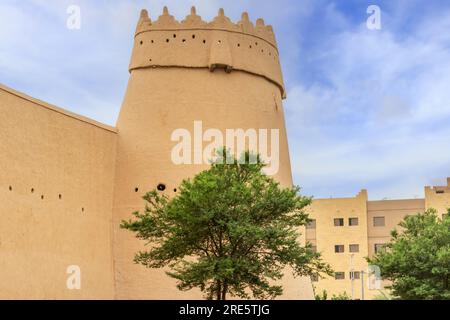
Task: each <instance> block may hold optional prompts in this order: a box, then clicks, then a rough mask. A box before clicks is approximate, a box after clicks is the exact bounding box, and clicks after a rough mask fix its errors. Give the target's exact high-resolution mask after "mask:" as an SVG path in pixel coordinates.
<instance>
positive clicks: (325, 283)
mask: <svg viewBox="0 0 450 320" xmlns="http://www.w3.org/2000/svg"><path fill="white" fill-rule="evenodd" d="M430 208H433V209H436V210H437V212H438V215H439V216H442V215H444V214H447V209H448V208H450V178H448V179H447V186H435V187H425V198H423V199H407V200H381V201H369V200H368V194H367V191H366V190H362V191H361V192H360V193H359V194H358V195H357V196H355V197H353V198H336V199H333V198H331V199H317V200H314V201H313V203H312V205H311V207H310V208H309V209H308V213H309V214H310V218H311V219H313V221H312V223H310V224H309V225H308V226H307V228H306V233H305V234H306V241H308V242H310V243H311V244H312V245H313V246H314V248H316V250H317V251H319V252H321V253H322V255H323V258H324V260H325V261H327V262H328V263H330V265H331V266H332V268H333V270H334V271H335V275H334V277H325V278H324V279H320V278H319V277H312V280H313V286H314V288H315V292H316V294H320V293H322V292H323V290H326V291H327V293H328V295H329V296H331V295H339V294H343V293H346V294H347V295H348V296H350V297H353V298H354V299H373V298H374V297H375V296H379V295H380V294H382V292H385V290H383V286H384V285H385V284H386V283H385V282H384V281H382V280H381V279H382V276H383V275H382V274H381V275H377V274H375V272H376V269H373V268H371V269H369V266H368V264H367V261H366V259H365V258H366V257H372V256H373V255H374V254H375V253H376V252H377V250H379V249H380V248H382V247H383V244H385V243H387V242H389V241H390V239H391V235H390V232H391V231H392V230H393V229H395V228H396V227H397V226H398V224H399V223H400V221H401V220H403V219H404V218H405V217H406V216H407V215H413V214H417V213H418V212H424V211H425V210H427V209H430ZM380 278H381V279H380ZM383 282H384V283H383Z"/></svg>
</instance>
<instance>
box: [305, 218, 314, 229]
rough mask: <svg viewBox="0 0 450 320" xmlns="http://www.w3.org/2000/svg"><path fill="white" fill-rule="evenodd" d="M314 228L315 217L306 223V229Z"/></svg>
mask: <svg viewBox="0 0 450 320" xmlns="http://www.w3.org/2000/svg"><path fill="white" fill-rule="evenodd" d="M315 228H316V219H312V220H311V221H310V222H309V223H308V224H307V225H306V229H315Z"/></svg>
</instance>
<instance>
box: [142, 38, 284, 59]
mask: <svg viewBox="0 0 450 320" xmlns="http://www.w3.org/2000/svg"><path fill="white" fill-rule="evenodd" d="M173 37H174V38H176V37H177V35H176V34H174V35H173ZM192 39H195V34H193V35H192ZM169 41H170V40H169V38H167V39H166V43H168V42H169ZM181 41H182V42H186V39H183V40H181ZM150 42H151V43H154V40H151V41H150ZM203 43H206V40H203ZM218 43H219V44H220V43H222V40H218ZM140 44H141V45H143V44H144V41H142V40H141V42H140ZM237 46H238V47H240V46H241V44H240V43H238V44H237ZM255 46H258V42H255ZM248 48H249V49H252V48H253V47H252V45H251V44H250V45H249V46H248ZM261 53H264V49H261ZM269 56H272V52H270V51H269ZM274 60H276V57H275V56H274ZM150 61H152V60H151V59H150Z"/></svg>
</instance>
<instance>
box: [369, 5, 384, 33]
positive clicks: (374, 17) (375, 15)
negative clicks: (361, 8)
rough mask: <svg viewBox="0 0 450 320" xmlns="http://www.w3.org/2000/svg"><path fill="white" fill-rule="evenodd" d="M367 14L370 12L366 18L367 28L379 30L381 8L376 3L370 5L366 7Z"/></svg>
mask: <svg viewBox="0 0 450 320" xmlns="http://www.w3.org/2000/svg"><path fill="white" fill-rule="evenodd" d="M367 14H370V16H369V18H367V22H366V26H367V29H369V30H381V9H380V7H379V6H377V5H374V4H372V5H370V6H368V7H367Z"/></svg>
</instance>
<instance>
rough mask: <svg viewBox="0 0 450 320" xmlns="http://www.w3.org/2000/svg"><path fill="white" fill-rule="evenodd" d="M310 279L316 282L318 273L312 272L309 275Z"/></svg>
mask: <svg viewBox="0 0 450 320" xmlns="http://www.w3.org/2000/svg"><path fill="white" fill-rule="evenodd" d="M311 281H312V282H317V281H319V275H318V274H317V273H314V274H312V275H311Z"/></svg>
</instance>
